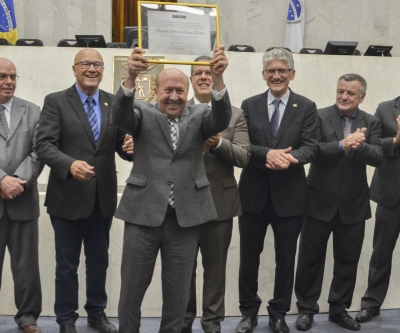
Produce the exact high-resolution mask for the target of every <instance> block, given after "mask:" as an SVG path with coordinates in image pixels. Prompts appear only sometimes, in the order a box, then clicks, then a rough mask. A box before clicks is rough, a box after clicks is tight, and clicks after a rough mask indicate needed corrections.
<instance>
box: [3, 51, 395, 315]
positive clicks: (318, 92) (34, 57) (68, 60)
mask: <svg viewBox="0 0 400 333" xmlns="http://www.w3.org/2000/svg"><path fill="white" fill-rule="evenodd" d="M22 50H23V52H22ZM76 51H77V49H70V48H62V49H60V48H56V47H43V48H35V47H24V48H20V47H8V46H0V54H1V55H2V56H4V57H7V58H9V59H12V60H13V61H14V62H15V64H16V66H17V69H18V74H19V76H20V80H19V81H18V87H17V91H16V95H17V96H19V97H22V98H25V99H28V100H30V101H32V102H35V103H37V104H39V105H42V104H43V99H44V97H45V96H46V95H47V94H48V93H51V92H54V91H57V90H62V89H65V88H67V87H69V86H71V85H72V84H73V83H74V77H73V74H72V70H71V64H72V62H73V58H74V55H75V52H76ZM101 53H102V55H103V57H104V61H105V66H106V68H105V73H104V79H103V82H102V84H101V88H102V89H104V90H108V91H111V89H112V86H113V80H112V78H113V56H114V55H127V51H126V50H125V51H124V50H118V49H106V50H101ZM261 56H262V54H261V53H250V54H248V53H234V52H228V57H229V60H230V65H229V67H228V69H227V71H226V73H225V83H226V85H227V87H228V91H229V94H230V96H231V99H232V103H233V104H234V105H236V106H239V107H240V105H241V102H242V100H243V99H244V98H247V97H249V96H252V95H255V94H258V93H261V92H263V91H264V90H265V89H266V86H265V82H264V81H263V80H262V76H261V69H262V68H261ZM172 58H173V59H181V60H182V59H186V58H184V57H179V56H172ZM193 58H194V57H193ZM294 58H295V65H296V70H297V72H296V78H295V80H294V81H293V82H292V83H291V87H292V89H293V90H294V91H296V92H297V93H300V94H303V95H305V96H307V97H309V98H311V99H312V100H314V101H315V102H316V103H317V106H318V107H324V106H327V105H330V104H333V103H334V100H335V84H336V80H337V78H338V77H339V76H340V75H341V74H344V73H347V72H355V73H359V74H361V75H362V76H364V77H365V78H366V79H367V81H368V85H369V87H368V91H367V96H366V99H365V101H364V102H363V104H362V105H361V106H362V109H363V110H365V111H367V112H369V113H374V110H375V108H376V105H377V104H378V102H380V101H383V100H387V99H392V98H394V97H395V96H397V95H399V90H400V89H399V86H400V84H399V76H398V75H397V74H396V75H393V72H397V69H399V68H400V58H383V59H382V58H372V57H346V56H342V57H341V56H316V55H297V54H295V55H294ZM27 59H29V61H27ZM186 60H187V59H186ZM179 67H180V68H181V69H182V70H183V71H184V72H185V73H187V74H189V71H190V67H189V66H179ZM190 95H192V93H190ZM130 167H131V166H130V164H129V163H128V162H125V161H121V160H120V159H119V158H118V157H117V169H118V171H119V180H118V182H119V184H120V185H121V186H123V185H124V182H125V179H126V178H127V175H128V174H129V170H130ZM372 172H373V170H372V168H370V169H368V174H369V177H371V175H372ZM239 175H240V170H236V176H239ZM47 177H48V169H45V170H44V171H43V173H42V174H41V176H40V178H39V183H40V184H41V185H42V186H43V185H45V184H46V183H47ZM40 198H41V208H42V215H41V217H40V245H39V246H40V269H41V277H42V286H43V312H42V315H53V304H54V269H55V262H54V240H53V230H52V227H51V224H50V221H49V217H48V215H47V214H46V212H45V208H44V207H43V201H44V193H42V194H41V196H40ZM373 211H374V209H373ZM373 226H374V219H371V220H369V221H368V222H367V228H366V235H365V242H364V247H363V251H362V255H361V259H360V263H359V270H358V276H357V285H356V291H355V297H354V301H353V307H352V309H353V310H356V309H358V307H359V305H360V297H361V296H362V294H363V292H364V291H365V288H366V283H367V272H368V262H369V258H370V254H371V251H372V235H373ZM122 234H123V223H122V222H121V221H119V220H114V224H113V228H112V232H111V247H110V268H109V273H108V280H107V292H108V295H109V300H110V301H109V306H108V313H109V314H110V315H111V316H116V315H117V305H118V298H119V286H120V277H119V270H120V258H121V251H122V250H121V245H122ZM399 251H400V250H399V249H396V251H395V258H398V257H399ZM327 258H328V259H327V267H326V274H325V280H324V288H323V292H322V295H321V302H320V306H321V310H322V311H327V309H328V307H327V303H326V300H327V294H328V288H329V283H330V279H331V277H332V250H331V247H329V250H328V256H327ZM82 262H83V260H82ZM238 266H239V233H238V230H237V223H236V221H235V224H234V233H233V238H232V243H231V246H230V249H229V258H228V267H227V270H228V274H227V294H226V299H227V306H226V314H227V315H229V316H238V315H240V313H239V311H238V292H237V284H238V282H237V278H238V276H237V273H238ZM274 267H275V265H274V250H273V237H272V233H271V230H270V229H269V230H268V232H267V237H266V240H265V247H264V253H263V254H262V259H261V267H260V278H259V282H260V288H259V290H260V296H261V298H262V300H263V302H264V305H266V303H267V301H268V300H269V299H270V297H271V295H272V288H273V277H274ZM199 275H200V276H201V272H200V274H199ZM392 275H393V276H392V280H391V281H392V283H391V285H390V290H389V293H388V296H387V299H386V301H385V303H384V305H383V308H398V307H400V300H399V299H398V298H397V297H396V295H398V294H399V291H400V285H399V284H398V283H397V281H398V280H399V279H400V268H399V265H398V260H394V267H393V274H392ZM79 279H80V282H81V283H80V286H81V288H80V306H81V307H80V313H81V314H82V315H85V312H84V310H83V304H84V295H85V288H84V281H85V277H84V269H83V265H82V267H81V268H80V271H79ZM198 285H200V286H201V281H200V280H199V284H198ZM198 299H199V302H200V301H201V295H200V294H199V298H198ZM0 300H1V301H0V314H14V313H15V308H14V300H13V283H12V278H11V272H10V268H9V259H8V257H7V258H6V260H5V264H4V272H3V285H2V288H1V292H0ZM293 301H294V300H293ZM295 311H296V307H295V304H294V302H293V304H292V312H295ZM160 312H161V287H160V266H159V265H157V267H156V270H155V273H154V281H153V283H152V284H151V286H150V288H149V290H148V292H147V294H146V297H145V301H144V303H143V316H159V315H160ZM265 313H266V310H265V307H262V311H261V314H265Z"/></svg>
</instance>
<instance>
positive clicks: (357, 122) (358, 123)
mask: <svg viewBox="0 0 400 333" xmlns="http://www.w3.org/2000/svg"><path fill="white" fill-rule="evenodd" d="M363 127H365V126H364V117H363V115H362V113H361V112H360V109H358V110H357V114H356V116H355V117H354V120H353V125H352V126H351V133H353V132H355V131H356V129H357V128H360V129H361V128H363Z"/></svg>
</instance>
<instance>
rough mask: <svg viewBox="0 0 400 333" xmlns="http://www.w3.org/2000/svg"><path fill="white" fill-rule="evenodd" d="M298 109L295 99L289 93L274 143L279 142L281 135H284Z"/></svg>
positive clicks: (294, 96) (291, 93) (292, 94)
mask: <svg viewBox="0 0 400 333" xmlns="http://www.w3.org/2000/svg"><path fill="white" fill-rule="evenodd" d="M297 108H298V103H297V97H296V95H295V94H294V93H293V92H292V91H291V92H290V95H289V99H288V102H287V105H286V108H285V112H284V113H283V117H282V120H281V123H280V124H279V129H278V133H277V135H276V143H278V142H279V140H280V139H281V137H282V135H283V133H285V131H286V129H287V127H288V126H289V124H290V122H291V120H292V118H293V116H294V114H295V113H296V111H297Z"/></svg>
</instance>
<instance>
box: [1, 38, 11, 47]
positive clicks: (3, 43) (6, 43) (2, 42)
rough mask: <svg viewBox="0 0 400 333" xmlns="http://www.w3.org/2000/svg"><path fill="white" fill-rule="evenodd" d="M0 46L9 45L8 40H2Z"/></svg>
mask: <svg viewBox="0 0 400 333" xmlns="http://www.w3.org/2000/svg"><path fill="white" fill-rule="evenodd" d="M0 45H9V44H8V40H7V39H4V38H0Z"/></svg>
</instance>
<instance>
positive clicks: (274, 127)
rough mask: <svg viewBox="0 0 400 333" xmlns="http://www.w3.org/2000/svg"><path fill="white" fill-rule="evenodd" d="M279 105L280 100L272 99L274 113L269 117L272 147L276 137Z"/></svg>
mask: <svg viewBox="0 0 400 333" xmlns="http://www.w3.org/2000/svg"><path fill="white" fill-rule="evenodd" d="M280 103H281V100H280V99H274V101H273V102H272V104H274V106H275V110H274V113H273V114H272V117H271V133H272V140H273V146H275V144H276V137H277V135H278V129H279V114H280V111H279V104H280Z"/></svg>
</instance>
